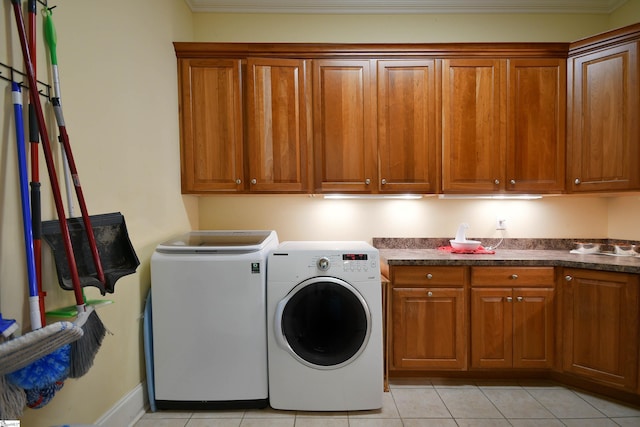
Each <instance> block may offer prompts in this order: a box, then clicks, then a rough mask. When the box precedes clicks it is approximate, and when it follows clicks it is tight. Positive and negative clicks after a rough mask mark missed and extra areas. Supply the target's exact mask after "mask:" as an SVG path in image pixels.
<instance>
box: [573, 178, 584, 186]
mask: <svg viewBox="0 0 640 427" xmlns="http://www.w3.org/2000/svg"><path fill="white" fill-rule="evenodd" d="M581 182H582V181H580V178H576V179H575V180H574V181H573V183H574V184H576V185H580V183H581Z"/></svg>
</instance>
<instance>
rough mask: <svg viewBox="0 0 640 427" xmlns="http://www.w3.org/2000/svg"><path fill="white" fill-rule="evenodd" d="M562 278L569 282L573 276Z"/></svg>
mask: <svg viewBox="0 0 640 427" xmlns="http://www.w3.org/2000/svg"><path fill="white" fill-rule="evenodd" d="M564 280H566V281H567V282H570V281H572V280H573V277H571V276H564Z"/></svg>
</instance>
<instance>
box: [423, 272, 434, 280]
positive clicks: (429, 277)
mask: <svg viewBox="0 0 640 427" xmlns="http://www.w3.org/2000/svg"><path fill="white" fill-rule="evenodd" d="M424 276H425V277H426V278H427V279H429V280H431V279H433V274H431V273H427V274H425V275H424Z"/></svg>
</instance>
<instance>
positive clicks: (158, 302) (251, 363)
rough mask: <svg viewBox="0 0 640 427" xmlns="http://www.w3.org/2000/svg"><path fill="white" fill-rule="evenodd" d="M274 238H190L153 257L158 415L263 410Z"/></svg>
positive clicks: (198, 234)
mask: <svg viewBox="0 0 640 427" xmlns="http://www.w3.org/2000/svg"><path fill="white" fill-rule="evenodd" d="M277 246H278V236H277V234H276V232H275V231H263V230H257V231H235V230H232V231H194V232H190V233H186V234H184V235H182V236H179V237H176V238H174V239H171V240H169V241H167V242H164V243H162V244H160V245H158V247H157V248H156V250H155V252H154V254H153V255H152V257H151V292H152V299H151V303H152V313H153V362H154V381H155V402H156V406H157V407H158V408H160V409H221V408H260V407H265V406H267V405H268V381H267V343H266V261H267V256H268V254H269V252H270V251H271V250H272V249H274V248H276V247H277Z"/></svg>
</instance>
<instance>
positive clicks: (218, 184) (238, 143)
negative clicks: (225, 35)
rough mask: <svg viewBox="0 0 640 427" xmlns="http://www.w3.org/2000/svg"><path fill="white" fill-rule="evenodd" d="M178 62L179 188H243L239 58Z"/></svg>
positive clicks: (189, 190) (191, 190) (194, 190)
mask: <svg viewBox="0 0 640 427" xmlns="http://www.w3.org/2000/svg"><path fill="white" fill-rule="evenodd" d="M178 63H179V73H180V76H179V81H180V86H179V87H180V98H179V99H180V104H179V108H180V112H181V122H180V124H181V126H180V133H181V138H180V140H181V141H182V146H181V155H182V158H181V161H182V167H181V171H182V172H181V175H182V176H181V178H182V192H183V193H207V192H235V191H241V190H243V189H244V183H243V181H242V180H243V175H244V169H243V134H242V83H241V77H240V60H231V59H229V60H225V59H180V60H179V61H178Z"/></svg>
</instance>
